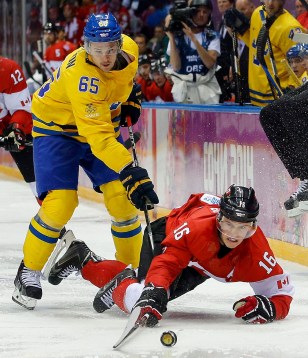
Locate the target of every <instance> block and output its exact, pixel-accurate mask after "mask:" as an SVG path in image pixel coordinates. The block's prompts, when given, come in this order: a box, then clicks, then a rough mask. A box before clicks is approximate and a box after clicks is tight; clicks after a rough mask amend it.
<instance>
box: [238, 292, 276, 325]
mask: <svg viewBox="0 0 308 358" xmlns="http://www.w3.org/2000/svg"><path fill="white" fill-rule="evenodd" d="M233 310H234V311H236V313H235V317H237V318H242V319H243V320H244V321H246V322H247V323H268V322H272V321H273V320H274V319H275V318H276V309H275V305H274V304H273V303H272V302H271V301H270V299H268V298H267V297H266V296H263V295H255V296H248V297H245V298H242V299H240V300H239V301H236V302H235V303H234V305H233Z"/></svg>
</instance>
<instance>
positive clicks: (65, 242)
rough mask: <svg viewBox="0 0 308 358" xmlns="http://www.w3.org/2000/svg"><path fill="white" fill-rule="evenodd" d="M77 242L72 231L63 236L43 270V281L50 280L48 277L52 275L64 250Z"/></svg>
mask: <svg viewBox="0 0 308 358" xmlns="http://www.w3.org/2000/svg"><path fill="white" fill-rule="evenodd" d="M74 240H76V238H75V235H74V234H73V231H72V230H67V231H66V233H65V234H64V235H63V236H62V238H61V239H60V240H59V241H58V242H57V244H56V246H55V248H54V250H53V252H52V254H51V255H50V257H49V259H48V261H47V262H46V264H45V266H44V268H43V270H42V279H43V280H48V276H49V274H50V271H51V268H52V267H53V266H54V264H55V263H56V261H57V258H58V257H59V255H60V254H61V252H62V251H63V250H64V249H68V247H69V246H70V244H71V243H72V242H73V241H74Z"/></svg>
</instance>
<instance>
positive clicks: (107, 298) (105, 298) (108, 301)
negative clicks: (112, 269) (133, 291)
mask: <svg viewBox="0 0 308 358" xmlns="http://www.w3.org/2000/svg"><path fill="white" fill-rule="evenodd" d="M114 289H115V287H113V288H112V289H109V290H108V291H107V292H104V294H103V295H102V296H101V301H102V302H104V304H105V305H106V306H107V307H109V308H111V307H112V306H113V305H114V301H113V298H112V293H113V291H114Z"/></svg>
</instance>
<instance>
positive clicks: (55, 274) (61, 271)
mask: <svg viewBox="0 0 308 358" xmlns="http://www.w3.org/2000/svg"><path fill="white" fill-rule="evenodd" d="M91 259H93V261H96V262H98V261H101V260H102V259H101V258H100V257H99V256H97V255H95V254H94V253H93V252H92V251H91V250H90V249H89V248H88V246H87V245H86V244H85V243H84V242H83V241H79V240H74V241H73V242H72V243H71V245H70V246H69V248H68V249H67V251H66V252H65V254H64V255H63V256H62V257H61V258H60V260H59V261H58V262H56V263H55V265H54V266H53V267H52V268H51V270H50V273H49V276H48V282H49V283H51V284H52V285H58V284H59V283H60V282H61V281H62V280H63V279H65V278H67V277H68V276H69V275H70V274H71V273H73V272H79V271H80V270H81V269H82V268H83V266H84V265H85V264H86V263H88V262H89V261H90V260H91Z"/></svg>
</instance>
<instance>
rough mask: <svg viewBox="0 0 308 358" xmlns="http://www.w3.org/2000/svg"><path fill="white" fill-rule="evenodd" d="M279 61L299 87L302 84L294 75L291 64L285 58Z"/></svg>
mask: <svg viewBox="0 0 308 358" xmlns="http://www.w3.org/2000/svg"><path fill="white" fill-rule="evenodd" d="M281 63H282V64H283V65H284V67H285V69H286V70H287V72H288V74H289V75H290V77H291V78H292V80H293V81H294V82H295V83H296V85H297V86H298V87H299V86H301V85H302V83H301V81H300V79H299V78H298V77H297V76H296V74H295V73H294V72H293V70H292V68H291V66H290V65H289V63H288V61H287V60H281Z"/></svg>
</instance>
